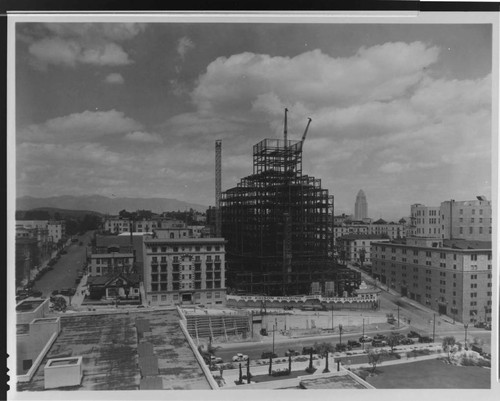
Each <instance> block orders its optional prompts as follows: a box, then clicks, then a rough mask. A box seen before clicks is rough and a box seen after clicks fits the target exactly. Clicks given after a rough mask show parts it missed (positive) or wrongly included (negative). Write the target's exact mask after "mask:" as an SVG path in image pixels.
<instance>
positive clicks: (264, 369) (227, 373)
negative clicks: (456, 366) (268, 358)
mask: <svg viewBox="0 0 500 401" xmlns="http://www.w3.org/2000/svg"><path fill="white" fill-rule="evenodd" d="M446 355H447V354H446V353H442V352H441V353H436V354H432V355H423V356H417V357H411V358H407V357H406V355H404V356H402V357H401V359H392V360H386V361H382V362H381V363H379V365H382V364H383V365H384V366H387V365H398V364H406V363H412V362H419V361H423V360H428V359H436V358H440V357H443V356H446ZM337 358H339V357H338V356H335V355H332V354H330V355H329V357H328V369H329V370H330V372H335V371H337V369H338V366H337V363H336V362H335V360H336V359H337ZM279 359H282V358H279ZM309 363H310V362H309V360H307V361H302V362H294V361H292V373H293V372H298V371H302V372H303V375H304V376H317V375H321V374H323V370H324V369H325V366H326V358H322V359H317V360H313V367H315V368H316V371H315V372H314V373H312V374H308V373H306V371H305V369H306V368H307V367H309ZM369 366H371V365H370V364H369V363H361V364H355V365H342V364H340V370H346V369H348V370H352V369H358V368H363V367H369ZM288 367H289V363H288V362H286V363H274V362H273V366H272V370H283V369H288ZM241 371H242V375H243V376H244V375H246V372H247V365H246V362H242V363H241ZM250 374H251V375H252V376H260V375H268V374H269V365H260V366H251V367H250ZM212 375H214V376H218V375H220V373H219V371H213V372H212ZM222 376H223V378H224V381H225V385H224V388H228V387H238V386H237V385H236V383H235V381H238V380H239V368H238V369H229V370H224V371H223V374H222ZM288 378H289V377H288V376H282V377H281V380H286V379H288ZM279 380H280V379H276V382H279ZM243 382H244V383H247V381H246V380H245V379H243ZM241 389H245V387H242V388H241Z"/></svg>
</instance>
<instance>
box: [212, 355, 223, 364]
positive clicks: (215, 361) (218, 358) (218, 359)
mask: <svg viewBox="0 0 500 401" xmlns="http://www.w3.org/2000/svg"><path fill="white" fill-rule="evenodd" d="M210 363H212V364H215V363H222V358H221V357H220V356H213V355H210Z"/></svg>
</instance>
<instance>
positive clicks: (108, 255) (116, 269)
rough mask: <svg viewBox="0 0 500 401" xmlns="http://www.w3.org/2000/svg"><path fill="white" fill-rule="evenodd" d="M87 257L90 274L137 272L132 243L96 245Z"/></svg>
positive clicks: (105, 274) (103, 274)
mask: <svg viewBox="0 0 500 401" xmlns="http://www.w3.org/2000/svg"><path fill="white" fill-rule="evenodd" d="M87 259H88V260H87V263H88V265H87V272H88V274H89V276H107V275H110V274H117V273H123V274H130V273H137V271H136V268H135V265H134V251H133V246H131V245H110V246H95V247H93V248H92V252H91V254H90V255H89V256H88V258H87Z"/></svg>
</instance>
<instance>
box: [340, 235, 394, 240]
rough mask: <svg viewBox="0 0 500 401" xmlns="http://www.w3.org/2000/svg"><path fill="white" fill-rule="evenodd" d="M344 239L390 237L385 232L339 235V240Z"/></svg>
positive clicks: (386, 238)
mask: <svg viewBox="0 0 500 401" xmlns="http://www.w3.org/2000/svg"><path fill="white" fill-rule="evenodd" d="M342 239H385V240H389V238H388V237H387V236H386V235H384V234H347V235H343V236H342V237H339V238H338V240H342Z"/></svg>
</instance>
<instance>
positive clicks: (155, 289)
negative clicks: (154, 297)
mask: <svg viewBox="0 0 500 401" xmlns="http://www.w3.org/2000/svg"><path fill="white" fill-rule="evenodd" d="M151 291H152V292H156V291H158V284H151Z"/></svg>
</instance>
